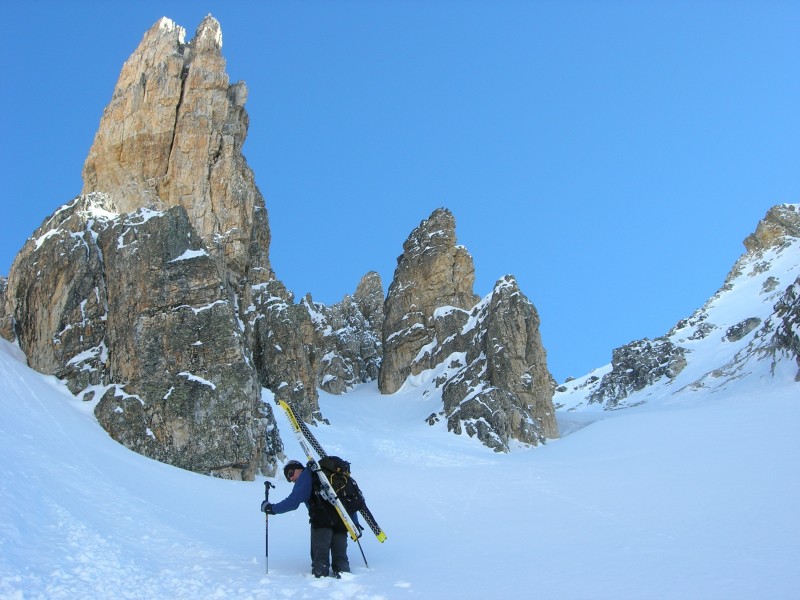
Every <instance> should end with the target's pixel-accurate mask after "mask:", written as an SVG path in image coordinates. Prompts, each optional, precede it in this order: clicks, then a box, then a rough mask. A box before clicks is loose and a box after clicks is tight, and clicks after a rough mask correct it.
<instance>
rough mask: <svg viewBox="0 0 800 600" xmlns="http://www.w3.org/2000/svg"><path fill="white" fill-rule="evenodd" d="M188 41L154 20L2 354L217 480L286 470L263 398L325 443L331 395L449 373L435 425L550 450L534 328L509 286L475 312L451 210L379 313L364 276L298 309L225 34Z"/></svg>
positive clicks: (56, 217) (147, 451) (546, 380)
mask: <svg viewBox="0 0 800 600" xmlns="http://www.w3.org/2000/svg"><path fill="white" fill-rule="evenodd" d="M184 37H185V32H184V30H183V29H182V28H181V27H179V26H177V25H175V24H174V23H173V22H172V21H170V20H168V19H161V20H160V21H159V22H158V23H156V24H155V25H154V26H153V27H152V28H151V29H150V30H149V31H148V32H147V33H146V34H145V36H144V38H143V39H142V41H141V43H140V44H139V46H138V47H137V49H136V50H135V52H134V53H133V54H132V55H131V57H130V58H129V59H128V61H127V62H126V63H125V65H124V67H123V69H122V72H121V74H120V78H119V81H118V83H117V85H116V87H115V90H114V93H113V96H112V99H111V102H110V103H109V105H108V107H107V108H106V110H105V112H104V114H103V116H102V119H101V122H100V127H99V129H98V131H97V134H96V136H95V139H94V142H93V144H92V147H91V149H90V151H89V154H88V157H87V159H86V163H85V165H84V169H83V177H84V187H83V191H82V193H81V195H79V196H78V197H77V198H75V199H74V200H73V201H72V202H70V203H68V204H66V205H65V206H63V207H62V208H60V209H59V210H57V211H56V212H55V213H54V214H53V215H52V216H50V217H49V218H48V219H46V220H45V221H44V222H43V223H42V225H41V227H39V229H37V231H36V232H34V234H33V236H32V237H31V238H30V239H29V240H28V241H27V242H26V244H25V246H24V247H23V249H22V251H21V252H20V253H19V255H18V256H17V258H16V260H15V261H14V264H13V266H12V268H11V272H10V274H9V277H8V279H7V280H5V279H1V280H0V306H2V308H0V335H3V336H4V337H5V338H7V339H11V340H16V341H18V343H19V345H20V347H21V349H22V350H23V352H24V353H25V355H26V356H27V358H28V361H29V364H30V365H31V366H32V367H33V368H35V369H37V370H39V371H41V372H43V373H48V374H54V375H56V376H57V377H59V378H61V379H63V380H64V381H65V382H66V383H67V385H68V387H69V388H70V390H72V391H73V393H75V394H76V395H78V396H79V397H80V398H83V399H84V400H86V401H87V402H92V403H94V410H95V415H96V416H97V418H98V421H99V422H100V423H101V424H102V426H103V427H104V428H105V429H106V430H107V431H108V432H109V434H110V435H111V436H112V437H113V438H114V439H116V440H118V441H119V442H120V443H122V444H124V445H125V446H127V447H129V448H131V449H133V450H136V451H137V452H140V453H142V454H144V455H146V456H150V457H152V458H155V459H157V460H160V461H163V462H166V463H169V464H173V465H176V466H179V467H182V468H185V469H189V470H192V471H197V472H201V473H207V474H211V475H214V476H218V477H226V478H233V479H252V478H253V477H254V476H255V475H256V474H258V473H263V474H267V475H269V474H272V473H273V472H274V471H275V468H276V465H277V461H279V460H280V459H281V458H282V443H281V440H280V436H279V432H278V430H277V427H276V424H275V420H274V417H273V413H272V409H271V407H270V406H269V405H268V404H265V403H264V402H263V401H262V398H261V390H262V388H263V387H265V388H268V389H269V390H270V391H271V392H272V393H273V394H274V396H275V398H276V399H281V400H286V401H287V402H289V404H291V405H292V407H293V408H294V410H295V412H296V414H297V415H298V416H299V417H300V418H302V419H303V420H305V421H307V422H311V423H313V422H315V421H319V420H324V417H323V415H322V414H321V411H320V407H319V400H318V389H323V390H325V391H327V392H329V393H334V394H341V393H345V392H346V391H348V390H349V389H350V388H352V387H353V386H354V385H357V384H359V383H363V382H367V381H373V380H375V379H378V380H379V387H380V390H381V391H382V392H383V393H386V394H390V393H393V392H395V391H397V390H398V389H400V387H401V386H402V385H403V384H404V382H405V381H406V380H407V379H408V378H409V376H413V375H419V374H420V373H423V372H434V371H436V372H438V373H439V375H438V376H437V385H438V386H439V388H440V389H441V393H442V401H443V407H442V411H441V413H440V414H439V415H438V416H437V415H433V417H432V419H431V420H432V422H435V421H436V420H437V419H439V418H440V417H444V418H445V419H446V421H447V424H448V428H449V429H450V430H451V431H453V432H456V433H460V432H462V431H463V432H466V433H468V434H469V435H476V436H477V437H479V438H480V439H481V441H482V442H483V443H485V444H486V445H488V446H490V447H491V448H494V449H495V450H507V449H508V448H509V445H510V442H511V441H512V440H518V441H520V442H522V443H525V444H537V443H539V442H541V441H544V440H545V439H547V438H553V437H557V435H558V432H557V428H556V425H555V419H554V414H553V410H552V401H551V397H552V380H551V377H550V375H549V373H548V371H547V366H546V357H545V352H544V349H543V348H542V345H541V340H540V337H539V332H538V326H539V318H538V315H537V314H536V310H535V308H534V307H533V305H532V304H531V303H530V302H529V301H528V300H527V298H525V297H524V295H523V294H522V293H521V292H520V290H519V288H518V287H517V284H516V281H514V280H513V278H511V277H506V278H503V279H501V280H500V281H499V282H498V283H497V285H496V287H495V290H494V291H493V292H492V294H490V295H489V296H488V297H487V298H486V299H484V300H483V301H482V302H480V303H479V302H478V300H479V298H478V297H477V296H476V295H475V294H474V292H473V289H472V287H473V282H474V267H473V263H472V258H471V256H470V255H469V253H468V252H467V251H466V249H464V248H463V247H461V246H458V245H457V244H456V237H455V219H454V218H453V215H452V214H451V213H450V212H449V211H448V210H446V209H438V210H436V211H434V213H433V214H432V215H431V216H430V217H429V218H428V219H426V220H425V221H423V222H422V223H421V224H420V225H419V227H417V228H416V229H415V230H414V231H413V232H412V233H411V235H410V236H409V238H408V239H407V241H406V242H405V244H404V246H403V254H402V256H400V258H399V259H398V265H397V269H396V271H395V274H394V278H393V280H392V282H391V285H390V287H389V293H388V296H387V297H386V298H385V299H384V295H383V288H382V283H381V280H380V277H379V276H378V274H377V273H374V272H370V273H368V274H367V275H365V276H364V278H363V279H362V280H361V282H360V283H359V284H358V287H357V288H356V290H355V292H354V293H353V294H352V295H348V296H346V297H345V298H344V299H343V300H342V301H341V302H339V303H337V304H334V305H333V306H330V307H328V306H325V305H323V304H319V303H316V302H314V301H313V299H312V297H311V295H308V296H306V298H305V299H303V300H302V301H301V302H299V303H295V300H294V295H293V294H292V293H291V291H289V290H287V289H286V287H285V286H284V285H283V283H281V281H279V280H278V279H277V278H276V276H275V273H274V272H273V270H272V267H271V265H270V261H269V243H270V231H269V223H268V217H267V210H266V207H265V204H264V199H263V197H262V196H261V193H260V192H259V190H258V188H257V187H256V185H255V180H254V177H253V173H252V171H251V170H250V168H249V167H248V165H247V163H246V161H245V159H244V156H243V155H242V152H241V150H242V145H243V143H244V139H245V136H246V134H247V125H248V117H247V113H246V111H245V109H244V104H245V101H246V98H247V88H246V86H245V84H244V83H242V82H239V83H233V84H231V83H230V81H229V79H228V76H227V74H226V72H225V61H224V59H223V58H222V54H221V47H222V36H221V33H220V27H219V23H217V22H216V20H214V19H213V18H212V17H211V16H209V17H206V18H205V19H204V20H203V22H202V23H201V24H200V25H199V27H198V28H197V31H196V33H195V36H194V38H193V39H192V40H191V41H189V42H186V41H185V40H184Z"/></svg>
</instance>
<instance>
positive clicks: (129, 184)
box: [83, 16, 272, 284]
mask: <svg viewBox="0 0 800 600" xmlns="http://www.w3.org/2000/svg"><path fill="white" fill-rule="evenodd" d="M184 38H185V31H184V29H183V28H182V27H180V26H178V25H176V24H175V23H173V22H172V21H170V20H169V19H166V18H163V19H161V20H159V21H158V22H157V23H156V24H155V25H154V26H153V27H152V28H151V29H150V30H149V31H148V32H147V33H146V34H145V35H144V38H143V39H142V41H141V43H140V44H139V46H138V48H137V49H136V50H135V51H134V53H133V54H132V55H131V57H130V58H129V59H128V60H127V61H126V62H125V65H124V66H123V68H122V71H121V73H120V76H119V80H118V82H117V85H116V87H115V89H114V93H113V96H112V98H111V101H110V103H109V104H108V106H107V107H106V109H105V111H104V113H103V116H102V118H101V120H100V126H99V128H98V131H97V134H96V135H95V139H94V143H93V144H92V147H91V149H90V150H89V155H88V157H87V159H86V162H85V164H84V167H83V181H84V186H83V194H88V193H90V192H96V191H99V192H103V193H105V194H107V195H108V196H109V197H110V198H111V201H112V202H113V203H114V205H115V206H116V207H117V210H118V211H119V212H120V213H127V212H133V211H135V210H137V209H139V208H152V209H155V210H163V209H165V208H169V207H172V206H182V207H183V208H184V210H185V211H186V214H187V215H188V216H189V220H190V222H191V223H192V226H193V227H194V228H195V229H196V230H197V233H198V235H199V236H200V237H201V239H202V240H203V243H204V245H205V247H206V248H208V251H209V252H210V253H211V255H212V256H213V257H214V258H215V259H217V261H218V263H219V264H220V266H221V267H222V268H223V271H224V272H225V273H226V274H227V275H228V278H229V281H230V282H232V283H234V284H235V283H237V282H239V281H240V280H241V279H242V277H245V276H246V277H247V278H248V280H249V281H250V282H252V283H258V282H262V281H268V280H269V279H271V278H272V272H271V269H270V265H269V258H268V251H269V242H270V232H269V225H268V219H267V213H266V209H265V207H264V199H263V197H262V196H261V193H260V192H259V191H258V188H257V187H256V185H255V181H254V177H253V173H252V170H251V169H250V168H249V167H248V165H247V162H246V161H245V159H244V156H243V155H242V152H241V150H242V144H243V143H244V140H245V136H246V135H247V127H248V116H247V112H246V111H245V109H244V104H245V102H246V100H247V86H246V85H245V84H244V83H243V82H237V83H234V84H231V83H230V82H229V79H228V75H227V73H226V72H225V60H224V58H223V57H222V32H221V30H220V25H219V23H218V22H217V21H216V20H215V19H214V18H213V17H211V16H208V17H206V18H205V19H203V21H202V22H201V23H200V25H199V26H198V28H197V31H196V32H195V36H194V38H193V39H192V40H191V41H190V42H188V43H186V42H185V40H184ZM257 273H260V274H259V275H258V276H256V274H257Z"/></svg>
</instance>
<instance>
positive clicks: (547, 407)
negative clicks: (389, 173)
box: [380, 209, 558, 451]
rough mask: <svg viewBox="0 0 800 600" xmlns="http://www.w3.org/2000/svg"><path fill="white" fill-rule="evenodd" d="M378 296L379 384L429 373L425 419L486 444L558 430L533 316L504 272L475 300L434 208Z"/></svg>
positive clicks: (463, 259) (464, 262)
mask: <svg viewBox="0 0 800 600" xmlns="http://www.w3.org/2000/svg"><path fill="white" fill-rule="evenodd" d="M403 248H404V251H405V252H404V253H403V255H402V256H401V257H400V258H399V259H398V265H397V269H396V270H395V276H394V279H393V280H392V284H391V286H390V287H389V294H388V296H387V298H386V303H385V314H386V319H385V321H384V326H383V340H384V355H383V363H382V366H381V373H380V389H381V391H382V392H384V393H392V392H394V391H396V390H397V389H399V388H400V386H401V385H402V384H403V383H404V382H405V381H406V380H407V378H408V377H409V376H413V375H419V374H421V373H423V372H426V371H429V372H434V371H435V372H437V373H438V374H437V376H436V379H435V385H436V386H437V387H439V388H441V393H442V402H443V408H442V410H441V411H440V412H438V413H434V414H432V415H430V416H429V417H428V423H430V424H431V425H433V424H435V423H436V422H438V421H439V420H440V419H444V420H446V422H447V428H448V430H449V431H452V432H454V433H456V434H460V433H462V432H465V433H467V434H468V435H470V436H477V437H478V439H480V440H481V442H482V443H484V444H485V445H487V446H489V447H490V448H493V449H494V450H496V451H507V450H508V449H509V446H510V442H511V441H512V440H517V441H519V442H521V443H523V444H529V445H536V444H538V443H540V442H543V441H544V440H546V439H548V438H556V437H558V427H557V424H556V420H555V411H554V409H553V404H552V397H553V390H554V387H555V386H554V382H553V379H552V376H551V375H550V373H549V371H548V369H547V359H546V353H545V351H544V348H543V346H542V342H541V336H540V334H539V316H538V314H537V312H536V309H535V307H534V306H533V304H532V303H531V302H530V301H529V300H528V299H527V298H526V297H525V296H524V294H522V292H521V291H520V289H519V286H518V285H517V282H516V280H515V279H514V278H513V277H511V276H506V277H504V278H502V279H500V280H499V281H498V282H497V284H496V285H495V288H494V290H493V291H492V293H491V294H490V295H489V296H487V297H486V298H485V299H484V300H483V301H481V302H480V303H478V297H477V296H475V295H474V293H473V291H472V286H473V282H474V268H473V265H472V257H471V256H470V255H469V253H468V252H467V250H466V249H465V248H463V247H461V246H457V245H456V236H455V219H454V218H453V215H452V214H451V213H450V212H449V211H447V210H446V209H438V210H436V211H434V213H433V214H432V215H431V216H430V218H429V219H427V220H426V221H423V222H422V223H421V224H420V225H419V227H417V228H416V229H415V230H414V231H413V232H412V233H411V235H410V236H409V238H408V240H407V241H406V243H405V244H404V245H403Z"/></svg>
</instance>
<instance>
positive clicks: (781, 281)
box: [554, 204, 800, 410]
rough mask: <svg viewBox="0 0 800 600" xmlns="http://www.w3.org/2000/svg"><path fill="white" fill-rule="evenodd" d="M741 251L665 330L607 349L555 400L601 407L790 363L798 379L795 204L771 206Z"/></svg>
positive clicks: (799, 264)
mask: <svg viewBox="0 0 800 600" xmlns="http://www.w3.org/2000/svg"><path fill="white" fill-rule="evenodd" d="M744 246H745V248H746V252H745V253H744V254H742V256H740V257H739V259H738V260H737V261H736V263H735V264H734V266H733V268H732V269H731V271H730V272H729V273H728V276H727V277H726V278H725V281H724V283H723V285H722V287H721V288H720V289H719V290H718V291H717V293H716V294H714V296H712V297H711V298H710V299H709V300H708V301H707V302H706V303H705V305H704V306H703V307H701V308H700V309H698V310H697V311H695V313H694V314H693V315H692V316H690V317H689V318H686V319H682V320H681V321H679V322H678V323H677V324H676V325H675V327H673V328H672V329H671V330H670V331H669V332H667V334H666V335H664V336H662V337H660V338H658V339H656V340H653V341H650V340H646V339H645V340H639V341H636V342H632V343H630V344H628V345H626V346H623V347H621V348H617V349H615V350H614V351H613V353H612V361H611V364H610V365H607V366H605V367H602V368H601V369H597V370H596V371H594V372H592V373H591V374H589V375H587V376H585V377H582V378H579V379H575V380H570V381H567V382H565V383H564V384H562V385H560V386H559V387H558V389H557V393H556V396H555V399H554V401H555V403H556V406H558V407H561V408H567V409H576V408H579V407H581V406H584V405H589V404H598V405H601V406H603V408H605V409H607V410H611V409H617V408H625V407H628V406H635V405H637V404H641V403H643V402H648V401H651V400H653V399H655V398H663V397H665V396H670V395H678V394H691V393H692V392H694V391H696V390H709V389H711V390H717V389H724V388H725V386H726V385H727V384H728V383H729V382H731V381H735V380H740V379H742V378H746V377H750V376H752V375H753V374H757V376H758V377H761V378H762V379H767V380H768V378H765V377H764V375H763V374H762V372H763V370H764V369H763V367H762V366H760V365H766V364H768V365H769V368H768V370H769V371H770V372H771V373H772V375H771V376H775V374H777V373H778V372H783V371H785V369H786V366H787V365H791V375H792V376H793V377H794V378H795V379H796V380H799V381H800V369H798V367H800V333H799V332H800V302H799V301H798V297H800V258H798V257H799V256H800V254H798V249H800V205H791V204H783V205H778V206H775V207H773V208H771V209H770V210H769V211H768V212H767V214H766V215H765V217H764V218H763V219H762V220H761V221H760V222H759V223H758V225H757V227H756V230H755V232H754V233H752V234H751V235H749V236H747V238H746V239H745V240H744Z"/></svg>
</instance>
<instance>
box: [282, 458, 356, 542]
mask: <svg viewBox="0 0 800 600" xmlns="http://www.w3.org/2000/svg"><path fill="white" fill-rule="evenodd" d="M314 477H315V475H314V473H313V472H312V471H311V469H309V468H305V469H303V470H302V472H301V473H300V476H299V477H298V478H297V481H295V482H294V487H293V488H292V491H291V493H290V494H289V495H288V496H286V498H284V499H283V500H281V501H280V502H276V503H275V504H273V505H272V512H273V513H275V514H276V515H280V514H283V513H287V512H289V511H292V510H296V509H297V507H299V506H300V503H305V505H306V508H307V509H308V516H309V518H310V519H311V524H312V526H315V527H333V528H334V529H337V530H338V529H340V528H344V525H343V524H342V522H341V519H340V518H339V516H338V515H337V514H336V509H334V507H333V506H332V505H331V504H328V503H327V502H325V501H324V500H319V499H316V501H313V500H314V479H313V478H314ZM350 518H351V519H353V523H354V524H355V525H356V526H359V523H358V514H357V513H353V514H352V515H350Z"/></svg>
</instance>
